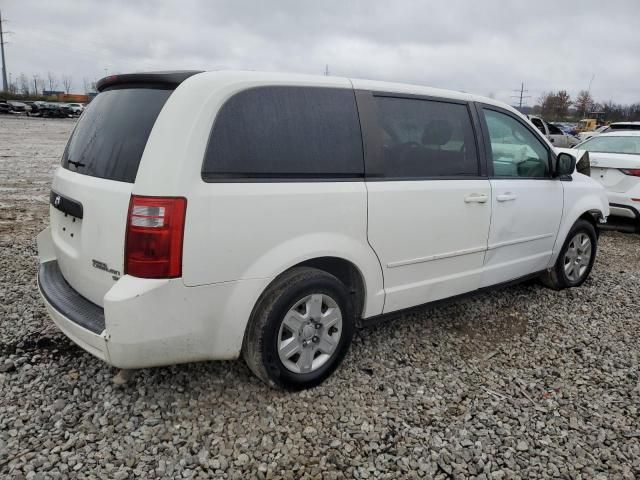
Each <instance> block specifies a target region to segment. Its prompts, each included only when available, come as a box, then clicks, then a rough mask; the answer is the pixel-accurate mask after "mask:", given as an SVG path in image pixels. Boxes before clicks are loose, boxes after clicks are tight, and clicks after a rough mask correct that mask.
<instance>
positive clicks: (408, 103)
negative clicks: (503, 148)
mask: <svg viewBox="0 0 640 480" xmlns="http://www.w3.org/2000/svg"><path fill="white" fill-rule="evenodd" d="M375 101H376V105H377V107H378V116H379V124H380V127H381V130H382V132H381V133H382V143H383V161H384V175H385V177H388V178H389V177H391V178H394V177H395V178H429V177H453V176H455V177H458V176H462V177H464V176H477V175H479V166H478V156H477V151H476V142H475V136H474V133H473V127H472V125H471V118H470V116H469V111H468V109H467V106H466V105H462V104H458V103H447V102H439V101H431V100H420V99H407V98H395V97H375Z"/></svg>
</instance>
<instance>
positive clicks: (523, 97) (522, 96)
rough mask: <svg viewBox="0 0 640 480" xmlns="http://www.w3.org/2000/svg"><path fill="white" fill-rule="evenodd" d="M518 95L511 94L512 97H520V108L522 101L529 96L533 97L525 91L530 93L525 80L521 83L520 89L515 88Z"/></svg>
mask: <svg viewBox="0 0 640 480" xmlns="http://www.w3.org/2000/svg"><path fill="white" fill-rule="evenodd" d="M513 92H515V93H516V95H511V98H519V102H518V108H522V101H523V100H526V99H527V98H531V95H525V93H529V90H525V89H524V82H522V83H521V84H520V90H513Z"/></svg>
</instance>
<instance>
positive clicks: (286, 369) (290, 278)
mask: <svg viewBox="0 0 640 480" xmlns="http://www.w3.org/2000/svg"><path fill="white" fill-rule="evenodd" d="M353 320H354V314H353V307H352V302H351V299H350V296H349V292H348V290H347V288H346V287H345V286H344V284H343V283H342V282H340V280H338V279H337V278H336V277H334V276H333V275H330V274H328V273H326V272H324V271H322V270H318V269H315V268H294V269H292V270H290V271H289V272H286V273H285V274H283V275H282V276H281V277H280V278H278V279H277V280H275V282H274V283H273V284H272V285H271V286H270V287H269V288H268V290H267V291H266V292H265V293H264V294H263V295H262V297H261V299H260V300H259V301H258V304H257V305H256V308H255V309H254V312H253V314H252V318H251V320H250V322H249V325H248V327H247V333H246V335H245V341H244V345H243V356H244V359H245V361H246V362H247V365H248V366H249V368H250V369H251V370H252V371H253V372H254V373H255V374H256V375H257V376H258V377H259V378H260V379H261V380H263V381H264V382H266V383H267V384H269V385H271V386H276V387H282V388H287V389H296V390H297V389H303V388H309V387H313V386H315V385H318V384H319V383H321V382H322V381H324V380H325V379H326V378H327V377H328V376H329V375H331V373H332V372H333V371H334V370H335V369H336V367H337V366H338V365H339V364H340V362H341V361H342V359H343V358H344V356H345V355H346V353H347V350H348V349H349V345H350V344H351V337H352V335H353V325H354V321H353Z"/></svg>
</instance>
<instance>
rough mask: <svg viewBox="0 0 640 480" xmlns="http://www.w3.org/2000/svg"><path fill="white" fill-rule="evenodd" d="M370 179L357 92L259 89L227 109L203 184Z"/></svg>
mask: <svg viewBox="0 0 640 480" xmlns="http://www.w3.org/2000/svg"><path fill="white" fill-rule="evenodd" d="M363 176H364V160H363V154H362V137H361V134H360V123H359V119H358V111H357V109H356V103H355V96H354V93H353V90H348V89H338V88H316V87H281V86H277V87H259V88H253V89H250V90H244V91H242V92H240V93H238V94H236V95H234V96H233V97H231V98H230V99H229V100H227V102H226V103H225V104H224V105H223V106H222V108H221V109H220V111H219V112H218V115H217V117H216V119H215V122H214V125H213V131H212V133H211V136H210V137H209V144H208V146H207V151H206V154H205V159H204V164H203V167H202V178H203V179H204V180H205V181H214V180H215V179H216V178H236V179H238V178H241V179H251V178H263V179H264V178H272V179H278V178H287V179H323V178H354V177H360V178H362V177H363Z"/></svg>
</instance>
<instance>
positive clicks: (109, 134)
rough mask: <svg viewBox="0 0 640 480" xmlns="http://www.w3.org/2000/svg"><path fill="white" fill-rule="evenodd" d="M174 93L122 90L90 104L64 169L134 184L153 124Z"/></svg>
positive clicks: (72, 140)
mask: <svg viewBox="0 0 640 480" xmlns="http://www.w3.org/2000/svg"><path fill="white" fill-rule="evenodd" d="M172 92H173V90H167V89H159V88H158V89H156V88H119V89H114V90H107V91H104V92H102V93H100V94H99V95H98V96H96V98H95V99H94V100H93V101H92V102H91V103H90V104H89V106H88V108H87V109H86V110H85V112H84V113H83V114H82V117H81V118H80V121H79V122H78V125H77V126H76V128H75V130H74V131H73V134H72V135H71V138H70V139H69V143H68V144H67V148H66V150H65V152H64V155H63V157H62V166H63V167H64V168H66V169H68V170H71V171H73V172H78V173H82V174H84V175H90V176H92V177H99V178H105V179H108V180H117V181H119V182H129V183H133V182H134V181H135V179H136V174H137V173H138V165H139V164H140V159H141V158H142V153H143V152H144V148H145V146H146V144H147V140H148V139H149V134H150V133H151V129H152V128H153V124H154V123H155V121H156V118H157V117H158V114H159V113H160V110H162V107H163V106H164V104H165V102H166V101H167V98H169V95H171V93H172Z"/></svg>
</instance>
